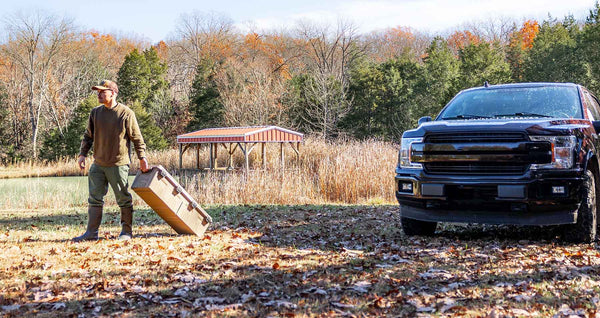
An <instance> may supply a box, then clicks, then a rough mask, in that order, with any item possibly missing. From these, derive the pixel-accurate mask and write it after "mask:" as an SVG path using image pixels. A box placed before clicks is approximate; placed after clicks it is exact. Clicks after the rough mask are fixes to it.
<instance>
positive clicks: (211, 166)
mask: <svg viewBox="0 0 600 318" xmlns="http://www.w3.org/2000/svg"><path fill="white" fill-rule="evenodd" d="M208 147H209V149H210V150H209V152H210V158H209V160H210V163H209V166H208V167H209V168H210V170H212V169H214V166H213V144H212V143H209V144H208Z"/></svg>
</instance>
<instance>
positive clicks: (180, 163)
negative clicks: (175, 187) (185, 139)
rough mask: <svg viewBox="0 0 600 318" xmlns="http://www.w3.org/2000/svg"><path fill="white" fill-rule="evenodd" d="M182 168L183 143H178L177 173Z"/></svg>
mask: <svg viewBox="0 0 600 318" xmlns="http://www.w3.org/2000/svg"><path fill="white" fill-rule="evenodd" d="M181 169H183V144H179V173H181Z"/></svg>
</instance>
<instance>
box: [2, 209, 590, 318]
mask: <svg viewBox="0 0 600 318" xmlns="http://www.w3.org/2000/svg"><path fill="white" fill-rule="evenodd" d="M207 211H208V212H209V213H210V214H211V215H212V216H213V218H214V220H215V223H214V224H213V225H211V227H210V228H209V230H208V231H207V232H206V234H205V236H203V237H196V236H186V235H182V236H180V235H175V234H174V232H173V231H172V230H171V229H170V228H169V227H168V226H167V225H166V224H165V223H164V222H163V221H162V220H161V219H159V218H158V217H157V216H156V215H155V214H154V213H153V212H152V211H150V210H142V211H138V212H137V213H136V215H135V226H134V233H135V235H136V237H135V238H134V239H133V240H131V241H129V242H120V241H117V240H115V237H116V236H117V235H118V232H119V227H118V224H117V223H118V222H117V220H118V212H117V210H116V209H114V208H112V209H109V210H108V211H107V213H106V215H105V218H104V223H103V225H102V227H101V231H100V234H101V237H102V239H101V240H100V241H98V242H85V243H78V244H77V243H71V242H70V241H69V239H70V238H71V237H73V236H75V235H78V234H80V233H81V232H82V231H83V230H84V227H85V222H86V216H85V215H84V214H82V213H81V211H80V209H58V210H20V211H3V212H0V249H1V250H2V251H3V252H2V253H3V257H2V260H1V261H0V290H2V294H0V306H1V307H0V315H2V316H6V317H23V316H41V317H55V316H57V315H59V316H69V315H72V316H76V315H79V314H84V315H85V316H127V317H149V316H155V317H186V316H198V315H201V316H208V317H213V316H215V317H222V316H229V317H266V316H283V317H312V316H350V317H352V316H404V317H414V316H418V315H420V316H428V315H433V316H442V317H447V316H461V317H463V316H466V317H486V316H487V317H529V316H534V317H551V316H555V317H574V316H570V315H575V316H581V317H584V316H587V317H590V316H595V315H596V313H597V312H598V310H599V308H598V306H599V305H600V299H599V296H598V294H600V280H599V278H598V277H599V274H600V273H599V272H600V254H599V253H598V251H597V250H596V249H595V248H594V247H593V246H590V245H561V244H559V243H557V242H556V241H555V237H554V234H553V231H552V230H548V229H540V228H514V227H483V226H452V225H446V226H444V227H442V228H441V231H440V232H439V234H438V235H437V236H436V237H433V238H408V237H406V236H404V235H403V234H402V232H401V230H400V229H399V226H400V220H399V218H398V213H397V208H396V206H393V205H392V206H386V205H382V206H359V205H350V206H345V205H322V206H314V205H301V206H209V207H207Z"/></svg>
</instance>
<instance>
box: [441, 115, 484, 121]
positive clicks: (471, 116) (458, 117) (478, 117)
mask: <svg viewBox="0 0 600 318" xmlns="http://www.w3.org/2000/svg"><path fill="white" fill-rule="evenodd" d="M486 118H492V117H490V116H483V115H470V114H465V115H456V116H454V117H443V118H442V120H452V119H486Z"/></svg>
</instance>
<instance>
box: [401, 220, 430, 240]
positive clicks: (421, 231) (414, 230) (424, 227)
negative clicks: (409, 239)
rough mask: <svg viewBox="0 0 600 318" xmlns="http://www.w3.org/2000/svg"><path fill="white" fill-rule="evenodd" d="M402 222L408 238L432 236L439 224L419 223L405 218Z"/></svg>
mask: <svg viewBox="0 0 600 318" xmlns="http://www.w3.org/2000/svg"><path fill="white" fill-rule="evenodd" d="M400 220H401V222H402V230H403V231H404V234H406V235H408V236H413V235H422V236H432V235H433V234H434V233H435V228H436V227H437V222H427V221H419V220H415V219H409V218H405V217H401V218H400Z"/></svg>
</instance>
